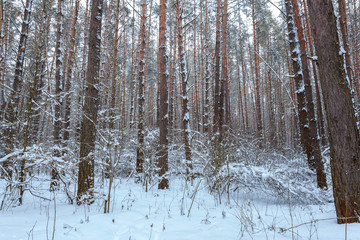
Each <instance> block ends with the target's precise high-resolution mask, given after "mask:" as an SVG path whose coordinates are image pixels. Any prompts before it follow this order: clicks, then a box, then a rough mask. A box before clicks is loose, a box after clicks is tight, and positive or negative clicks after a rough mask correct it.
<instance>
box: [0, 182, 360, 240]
mask: <svg viewBox="0 0 360 240" xmlns="http://www.w3.org/2000/svg"><path fill="white" fill-rule="evenodd" d="M198 181H200V180H199V179H195V180H194V184H193V185H192V186H191V185H187V187H186V188H184V185H185V181H184V180H182V179H181V178H175V179H171V181H170V189H169V190H157V188H156V186H154V187H152V188H151V189H150V190H149V191H148V192H145V190H144V187H143V186H142V185H140V184H135V183H134V181H133V180H132V179H130V180H129V179H121V180H119V179H117V180H116V188H115V193H114V192H113V196H115V198H113V201H112V205H111V213H110V214H104V213H103V200H102V199H97V200H96V202H95V203H94V204H93V205H91V206H90V207H88V206H76V205H75V204H74V205H69V204H68V203H66V196H65V195H64V194H63V193H62V192H60V191H59V192H58V193H56V194H55V201H54V200H52V201H47V200H43V199H40V198H38V197H35V196H32V195H31V194H30V193H29V192H26V195H25V199H24V205H23V206H16V207H10V208H8V209H7V210H3V211H1V212H0V240H20V239H36V240H37V239H39V240H42V239H53V234H54V239H58V240H60V239H77V240H79V239H80V240H90V239H101V240H107V239H109V240H129V239H131V240H135V239H136V240H144V239H146V240H148V239H153V240H161V239H162V240H176V239H179V240H180V239H182V240H183V239H196V240H202V239H204V240H205V239H206V240H220V239H221V240H222V239H259V240H264V239H326V240H336V239H339V240H340V239H349V240H350V239H352V240H356V239H360V225H359V224H349V225H338V224H336V219H335V217H336V215H335V210H334V206H333V204H332V203H328V204H325V205H299V204H297V205H296V204H292V202H291V199H290V201H288V202H287V203H285V202H282V203H281V202H280V201H278V200H276V199H274V198H273V197H272V198H268V197H266V196H264V194H256V193H255V192H247V193H240V192H237V193H232V194H231V195H230V203H229V197H228V195H227V194H223V197H222V199H221V204H220V201H219V199H218V195H217V194H214V193H211V194H210V193H209V188H208V186H207V185H206V182H205V181H204V180H203V181H201V183H200V185H199V188H198V191H197V192H196V191H195V190H196V186H197V184H198ZM46 185H47V186H48V184H46ZM0 186H1V191H2V190H3V189H2V187H3V185H0ZM40 186H41V185H39V188H38V189H40ZM195 192H196V194H195V196H194V193H195ZM37 194H41V195H42V196H44V197H46V198H49V199H54V193H53V192H49V191H48V190H46V187H45V186H43V190H38V192H37ZM183 196H184V197H183ZM182 199H184V200H182ZM193 199H194V201H193V204H192V207H191V203H192V200H193ZM189 211H190V214H189ZM181 212H183V215H182V214H181ZM188 214H189V217H188ZM54 224H55V225H54ZM54 226H55V227H54ZM54 229H55V232H54Z"/></svg>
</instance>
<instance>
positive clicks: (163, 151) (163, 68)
mask: <svg viewBox="0 0 360 240" xmlns="http://www.w3.org/2000/svg"><path fill="white" fill-rule="evenodd" d="M166 9H167V0H160V11H159V15H160V16H159V52H158V56H159V59H158V61H159V124H160V138H159V152H158V167H159V171H158V173H159V177H160V183H159V186H158V188H159V189H166V188H169V181H168V179H167V176H166V175H165V174H166V173H167V171H168V136H167V135H168V86H167V83H168V78H169V75H168V71H167V61H168V56H167V51H166V48H167V45H166V43H167V39H166Z"/></svg>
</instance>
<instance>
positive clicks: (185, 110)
mask: <svg viewBox="0 0 360 240" xmlns="http://www.w3.org/2000/svg"><path fill="white" fill-rule="evenodd" d="M182 4H183V2H182V1H181V0H177V1H176V5H177V14H176V16H177V34H178V54H179V62H180V76H181V83H182V99H183V105H182V128H183V138H184V145H185V161H186V174H187V176H188V177H190V174H191V171H192V163H191V148H190V132H191V129H190V111H189V105H188V104H189V86H188V73H187V70H186V59H185V48H184V39H183V34H184V33H183V23H182V22H183V21H182V19H183V16H182V13H183V8H182Z"/></svg>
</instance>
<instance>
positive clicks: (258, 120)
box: [252, 0, 263, 142]
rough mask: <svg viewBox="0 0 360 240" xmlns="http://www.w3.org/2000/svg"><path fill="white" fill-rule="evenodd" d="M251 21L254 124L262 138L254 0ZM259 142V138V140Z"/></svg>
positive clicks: (258, 135)
mask: <svg viewBox="0 0 360 240" xmlns="http://www.w3.org/2000/svg"><path fill="white" fill-rule="evenodd" d="M252 21H253V35H254V64H255V91H256V94H255V108H256V124H257V137H258V138H262V137H263V135H262V131H263V126H262V116H261V98H260V66H259V54H260V53H259V45H258V41H257V36H256V15H255V1H254V0H252ZM260 142H261V140H260Z"/></svg>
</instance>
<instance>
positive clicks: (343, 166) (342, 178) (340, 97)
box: [308, 0, 360, 223]
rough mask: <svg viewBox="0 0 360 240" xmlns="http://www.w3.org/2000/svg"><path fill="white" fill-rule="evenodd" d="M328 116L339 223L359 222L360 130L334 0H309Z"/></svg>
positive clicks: (332, 171)
mask: <svg viewBox="0 0 360 240" xmlns="http://www.w3.org/2000/svg"><path fill="white" fill-rule="evenodd" d="M308 7H309V8H308V9H309V16H310V22H311V27H312V29H313V34H314V43H315V48H316V52H317V56H318V63H319V76H320V81H321V89H322V91H323V96H324V105H325V110H326V115H327V120H328V129H329V142H330V163H331V174H332V180H333V191H334V199H335V208H336V215H337V218H338V220H337V221H338V223H351V222H358V221H359V215H360V206H359V204H358V203H359V202H360V182H359V181H360V176H359V175H360V174H359V173H360V172H359V166H360V164H359V161H360V160H359V157H360V154H359V144H360V139H359V130H358V128H357V123H356V118H355V112H354V108H353V102H352V97H351V92H350V86H349V83H348V82H347V80H346V73H345V69H344V62H343V58H342V56H341V55H339V52H340V46H339V36H338V31H337V26H336V16H335V15H334V8H333V5H332V2H331V0H311V1H308Z"/></svg>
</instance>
